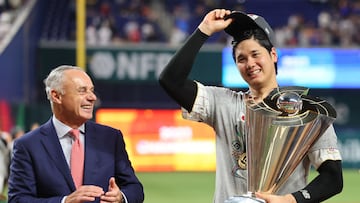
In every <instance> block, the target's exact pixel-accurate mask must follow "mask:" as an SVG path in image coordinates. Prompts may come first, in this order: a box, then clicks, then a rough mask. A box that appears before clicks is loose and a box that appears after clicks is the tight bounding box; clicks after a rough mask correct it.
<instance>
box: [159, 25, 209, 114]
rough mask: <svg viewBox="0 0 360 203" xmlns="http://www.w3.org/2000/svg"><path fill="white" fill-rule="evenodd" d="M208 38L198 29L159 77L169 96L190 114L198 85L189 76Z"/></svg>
mask: <svg viewBox="0 0 360 203" xmlns="http://www.w3.org/2000/svg"><path fill="white" fill-rule="evenodd" d="M208 38H209V36H207V35H206V34H204V33H202V32H201V31H200V30H199V29H196V30H195V31H194V33H193V34H192V35H191V36H190V37H189V38H188V39H187V40H186V42H185V44H184V45H183V46H182V47H181V48H180V49H179V50H178V51H177V52H176V53H175V55H174V57H173V58H172V59H171V60H170V61H169V63H168V64H167V65H166V66H165V68H164V70H163V71H162V72H161V74H160V77H159V83H160V85H161V86H162V87H163V88H164V90H165V91H166V92H167V93H168V94H169V96H170V97H172V98H173V99H174V100H175V101H176V102H177V103H178V104H179V105H180V106H182V107H183V108H185V109H186V110H188V111H189V112H191V110H192V108H193V105H194V102H195V98H196V94H197V85H196V83H195V82H194V81H193V80H189V79H188V76H189V74H190V71H191V69H192V66H193V64H194V61H195V58H196V55H197V53H198V52H199V50H200V48H201V47H202V45H203V44H204V43H205V41H206V40H207V39H208Z"/></svg>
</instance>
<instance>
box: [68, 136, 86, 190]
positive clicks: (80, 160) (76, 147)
mask: <svg viewBox="0 0 360 203" xmlns="http://www.w3.org/2000/svg"><path fill="white" fill-rule="evenodd" d="M70 134H71V135H72V136H74V142H73V145H72V148H71V157H70V169H71V175H72V177H73V180H74V183H75V186H76V188H78V187H79V186H81V185H82V182H83V171H84V148H83V146H82V144H81V142H80V139H79V134H80V132H79V130H78V129H72V130H70Z"/></svg>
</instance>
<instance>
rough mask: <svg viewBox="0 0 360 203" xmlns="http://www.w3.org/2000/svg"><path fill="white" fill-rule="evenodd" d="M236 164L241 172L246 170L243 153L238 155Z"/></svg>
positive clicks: (244, 154)
mask: <svg viewBox="0 0 360 203" xmlns="http://www.w3.org/2000/svg"><path fill="white" fill-rule="evenodd" d="M238 164H239V167H240V168H241V169H243V170H245V169H246V167H247V161H246V153H245V152H243V153H241V154H240V155H239V159H238Z"/></svg>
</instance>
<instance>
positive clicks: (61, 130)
mask: <svg viewBox="0 0 360 203" xmlns="http://www.w3.org/2000/svg"><path fill="white" fill-rule="evenodd" d="M52 122H53V124H54V127H55V130H56V134H57V136H58V137H59V138H61V137H64V136H65V135H66V134H67V133H68V132H69V131H70V130H71V129H72V128H70V127H69V126H67V125H65V124H64V123H63V122H61V121H60V120H59V119H57V118H56V117H55V115H54V116H53V117H52ZM78 129H79V130H80V132H81V133H82V134H85V124H82V125H81V126H80V127H79V128H78Z"/></svg>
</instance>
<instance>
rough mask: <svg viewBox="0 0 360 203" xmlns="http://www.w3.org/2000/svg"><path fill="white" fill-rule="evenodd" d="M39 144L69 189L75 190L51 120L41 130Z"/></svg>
mask: <svg viewBox="0 0 360 203" xmlns="http://www.w3.org/2000/svg"><path fill="white" fill-rule="evenodd" d="M41 135H42V136H41V142H42V144H43V146H44V148H45V149H46V151H47V152H48V155H49V156H50V158H51V160H52V161H53V163H54V164H55V165H56V167H57V168H58V169H59V171H60V172H61V174H62V175H63V176H64V178H65V180H66V182H67V184H68V186H69V188H71V190H75V186H74V183H73V180H72V176H71V173H70V169H69V166H68V164H67V162H66V159H65V156H64V152H63V151H62V148H61V145H60V142H59V138H58V136H57V134H56V131H55V127H54V125H53V123H52V121H51V119H50V120H49V121H48V122H47V123H46V124H45V125H44V126H43V127H42V128H41Z"/></svg>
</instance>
